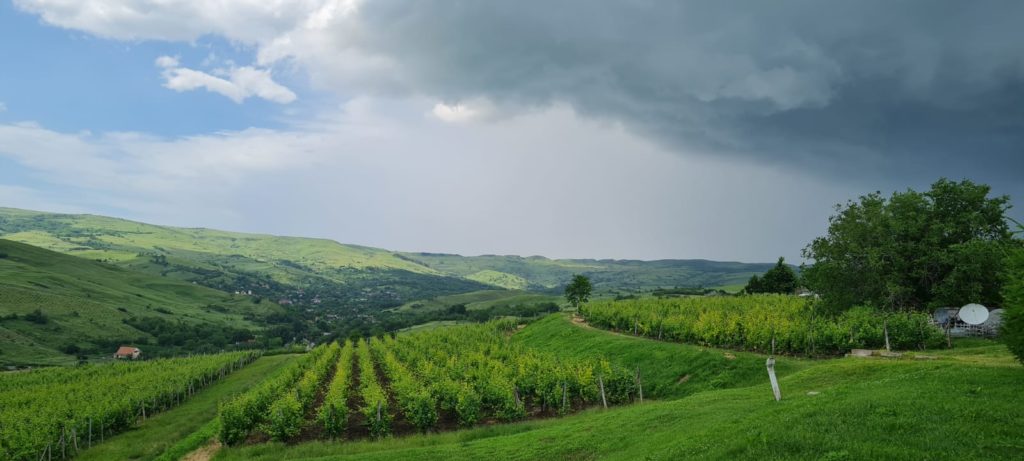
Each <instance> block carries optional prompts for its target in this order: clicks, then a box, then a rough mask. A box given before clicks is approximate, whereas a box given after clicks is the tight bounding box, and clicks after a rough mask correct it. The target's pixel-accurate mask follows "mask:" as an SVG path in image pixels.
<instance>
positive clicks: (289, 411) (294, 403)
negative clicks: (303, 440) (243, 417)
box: [264, 393, 302, 441]
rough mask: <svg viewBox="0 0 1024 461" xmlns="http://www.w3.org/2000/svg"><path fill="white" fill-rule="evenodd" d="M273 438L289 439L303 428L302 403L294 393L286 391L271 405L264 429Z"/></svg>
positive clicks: (279, 439)
mask: <svg viewBox="0 0 1024 461" xmlns="http://www.w3.org/2000/svg"><path fill="white" fill-rule="evenodd" d="M264 430H265V431H266V432H267V434H270V438H271V439H272V440H278V441H285V440H289V439H291V438H293V437H295V436H296V435H299V432H300V431H301V430H302V404H301V403H300V402H299V399H297V398H296V397H295V395H294V394H292V393H285V395H283V396H282V397H280V398H278V399H277V400H275V401H274V403H272V404H271V405H270V409H269V411H268V412H267V424H266V426H265V429H264Z"/></svg>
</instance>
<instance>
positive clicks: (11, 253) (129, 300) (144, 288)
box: [0, 239, 278, 364]
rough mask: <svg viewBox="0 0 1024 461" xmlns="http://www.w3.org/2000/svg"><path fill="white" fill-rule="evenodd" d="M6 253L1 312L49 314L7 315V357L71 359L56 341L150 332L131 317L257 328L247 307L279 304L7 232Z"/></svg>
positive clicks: (0, 329) (0, 267)
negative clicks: (34, 318)
mask: <svg viewBox="0 0 1024 461" xmlns="http://www.w3.org/2000/svg"><path fill="white" fill-rule="evenodd" d="M0 253H4V254H6V255H7V256H6V257H4V258H0V316H4V315H8V314H18V315H22V316H23V315H25V314H28V313H30V312H32V311H34V310H36V309H39V310H40V311H42V312H43V313H44V314H45V315H46V316H47V317H48V318H49V322H48V323H46V324H43V325H40V324H36V323H33V322H29V321H27V320H24V319H18V320H3V321H0V363H16V364H63V363H70V362H72V361H73V360H74V358H73V357H71V356H67V355H64V354H62V353H61V352H59V351H58V350H57V348H59V347H61V346H63V345H66V344H71V343H77V344H81V343H83V342H85V341H88V340H89V339H91V338H137V337H139V336H145V335H143V334H142V333H141V332H139V331H138V330H135V329H134V328H131V327H129V326H127V325H125V324H123V323H122V322H121V320H122V319H125V318H128V317H131V316H146V317H149V316H153V317H163V318H166V319H175V320H178V319H181V320H185V321H197V322H221V323H225V324H232V325H234V326H238V327H247V328H251V327H255V326H254V325H251V324H250V323H249V322H248V321H246V320H244V319H243V318H242V314H244V313H247V312H264V311H266V310H268V309H278V307H277V306H276V305H274V304H272V303H262V304H254V303H252V300H251V299H250V298H246V297H241V296H232V295H229V294H227V293H223V292H220V291H216V290H212V289H209V288H204V287H201V286H197V285H192V284H189V283H185V282H180V281H175V280H168V279H165V278H161V277H155V276H151V275H147V274H141V273H137V272H132V271H128V270H125V269H122V268H119V267H116V266H112V265H109V264H104V263H99V262H96V261H91V260H87V259H82V258H75V257H71V256H67V255H64V254H61V253H56V252H52V251H49V250H44V249H41V248H37V247H34V246H31V245H25V244H22V243H17V242H12V241H9V240H4V239H0ZM208 306H216V307H217V308H216V310H215V309H212V308H208ZM121 309H123V311H122V310H121Z"/></svg>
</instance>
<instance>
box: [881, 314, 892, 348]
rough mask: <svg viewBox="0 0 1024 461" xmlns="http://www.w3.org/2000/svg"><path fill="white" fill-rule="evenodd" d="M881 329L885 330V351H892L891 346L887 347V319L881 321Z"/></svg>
mask: <svg viewBox="0 0 1024 461" xmlns="http://www.w3.org/2000/svg"><path fill="white" fill-rule="evenodd" d="M882 331H883V332H885V351H886V352H892V348H891V347H889V319H885V320H883V321H882Z"/></svg>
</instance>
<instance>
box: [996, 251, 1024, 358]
mask: <svg viewBox="0 0 1024 461" xmlns="http://www.w3.org/2000/svg"><path fill="white" fill-rule="evenodd" d="M1005 277H1006V283H1005V284H1004V285H1003V301H1004V303H1003V326H1002V331H1001V332H1000V333H1001V335H1002V338H1003V342H1005V343H1006V347H1008V348H1009V349H1010V352H1013V355H1015V356H1017V360H1020V361H1021V363H1024V249H1022V248H1019V247H1018V248H1014V249H1013V250H1012V251H1011V252H1010V254H1009V256H1008V257H1007V258H1006V272H1005Z"/></svg>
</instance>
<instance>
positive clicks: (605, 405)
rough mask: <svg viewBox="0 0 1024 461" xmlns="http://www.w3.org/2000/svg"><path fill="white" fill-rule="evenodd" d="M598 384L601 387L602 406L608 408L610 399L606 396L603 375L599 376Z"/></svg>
mask: <svg viewBox="0 0 1024 461" xmlns="http://www.w3.org/2000/svg"><path fill="white" fill-rule="evenodd" d="M597 384H598V385H599V386H601V404H602V405H604V407H605V408H608V399H606V398H605V396H604V378H603V377H602V376H601V375H598V376H597Z"/></svg>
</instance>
